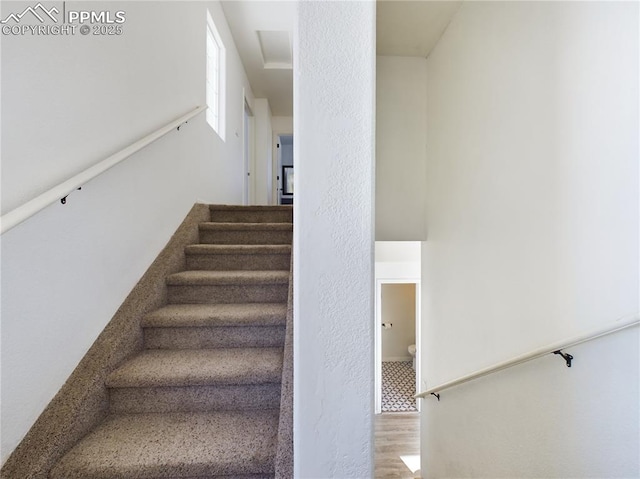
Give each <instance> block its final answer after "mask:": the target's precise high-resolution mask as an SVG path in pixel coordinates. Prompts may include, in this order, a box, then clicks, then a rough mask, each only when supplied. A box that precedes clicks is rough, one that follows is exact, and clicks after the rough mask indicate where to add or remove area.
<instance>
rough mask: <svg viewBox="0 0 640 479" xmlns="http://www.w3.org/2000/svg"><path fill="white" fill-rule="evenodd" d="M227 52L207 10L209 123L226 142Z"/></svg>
mask: <svg viewBox="0 0 640 479" xmlns="http://www.w3.org/2000/svg"><path fill="white" fill-rule="evenodd" d="M225 77H226V50H225V48H224V44H223V43H222V39H221V38H220V34H219V33H218V29H217V28H216V26H215V24H214V23H213V19H212V18H211V13H209V11H208V10H207V123H209V125H211V128H213V129H214V131H215V132H216V133H218V135H219V136H220V138H222V140H224V124H225V121H224V120H225V116H224V112H225V104H224V99H225Z"/></svg>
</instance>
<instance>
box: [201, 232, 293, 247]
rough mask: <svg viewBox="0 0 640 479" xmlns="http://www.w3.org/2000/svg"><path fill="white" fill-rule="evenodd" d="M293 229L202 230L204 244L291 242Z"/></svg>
mask: <svg viewBox="0 0 640 479" xmlns="http://www.w3.org/2000/svg"><path fill="white" fill-rule="evenodd" d="M292 238H293V233H292V232H291V231H260V232H256V231H215V230H200V243H202V244H291V240H292Z"/></svg>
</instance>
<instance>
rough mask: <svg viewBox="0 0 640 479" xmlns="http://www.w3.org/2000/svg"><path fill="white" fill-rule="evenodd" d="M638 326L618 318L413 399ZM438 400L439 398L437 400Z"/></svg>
mask: <svg viewBox="0 0 640 479" xmlns="http://www.w3.org/2000/svg"><path fill="white" fill-rule="evenodd" d="M638 324H640V316H638V315H637V314H634V315H632V316H626V317H623V318H620V319H618V320H616V321H615V322H613V323H612V324H608V325H606V326H603V327H601V328H599V329H596V330H593V331H591V332H588V333H585V334H582V335H580V336H576V337H573V338H571V339H567V340H564V341H559V342H557V343H554V344H550V345H548V346H545V347H543V348H539V349H536V350H534V351H531V352H529V353H527V354H523V355H521V356H517V357H515V358H513V359H509V360H508V361H503V362H501V363H498V364H494V365H493V366H489V367H488V368H484V369H480V370H479V371H476V372H474V373H471V374H467V375H466V376H462V377H459V378H457V379H454V380H453V381H448V382H446V383H442V384H440V385H438V386H435V387H432V388H429V389H427V390H426V391H422V392H421V393H419V394H416V395H415V396H414V397H415V398H416V399H418V398H423V399H424V398H426V397H428V396H429V395H430V394H436V393H439V392H441V391H444V390H445V389H449V388H452V387H454V386H458V385H460V384H463V383H466V382H468V381H472V380H474V379H478V378H480V377H482V376H487V375H489V374H492V373H495V372H498V371H502V370H503V369H507V368H510V367H512V366H516V365H518V364H522V363H525V362H527V361H531V360H533V359H537V358H540V357H542V356H546V355H547V354H551V353H553V352H555V351H559V350H561V349H566V348H569V347H571V346H576V345H578V344H580V343H584V342H587V341H591V340H592V339H596V338H600V337H602V336H606V335H607V334H611V333H615V332H617V331H620V330H622V329H626V328H630V327H631V326H636V325H638ZM438 399H439V398H438Z"/></svg>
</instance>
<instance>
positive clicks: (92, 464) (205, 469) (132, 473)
mask: <svg viewBox="0 0 640 479" xmlns="http://www.w3.org/2000/svg"><path fill="white" fill-rule="evenodd" d="M278 415H279V412H278V410H245V411H216V412H192V413H168V414H167V413H143V414H124V415H113V416H110V417H108V418H107V419H106V420H105V421H104V422H103V423H102V424H100V425H99V426H98V427H97V428H96V429H94V430H93V431H92V432H91V433H90V434H88V435H87V436H86V437H85V438H84V439H83V440H82V441H81V442H80V443H78V444H77V445H76V446H75V447H74V448H73V449H71V451H69V452H68V453H67V454H66V455H65V456H64V457H63V458H62V459H61V460H60V462H58V464H57V465H56V466H55V467H54V469H53V470H52V473H51V478H52V479H76V478H87V477H91V478H93V479H112V478H122V477H128V478H179V477H185V478H186V477H201V476H218V475H242V474H273V470H274V456H275V449H276V438H277V431H278Z"/></svg>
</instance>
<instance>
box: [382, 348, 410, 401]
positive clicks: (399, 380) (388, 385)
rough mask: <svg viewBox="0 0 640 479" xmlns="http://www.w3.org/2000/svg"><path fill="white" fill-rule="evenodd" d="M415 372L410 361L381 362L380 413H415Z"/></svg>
mask: <svg viewBox="0 0 640 479" xmlns="http://www.w3.org/2000/svg"><path fill="white" fill-rule="evenodd" d="M415 393H416V372H415V371H414V370H413V368H412V367H411V361H383V362H382V412H409V411H417V409H416V400H415V399H414V398H413V395H414V394H415Z"/></svg>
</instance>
